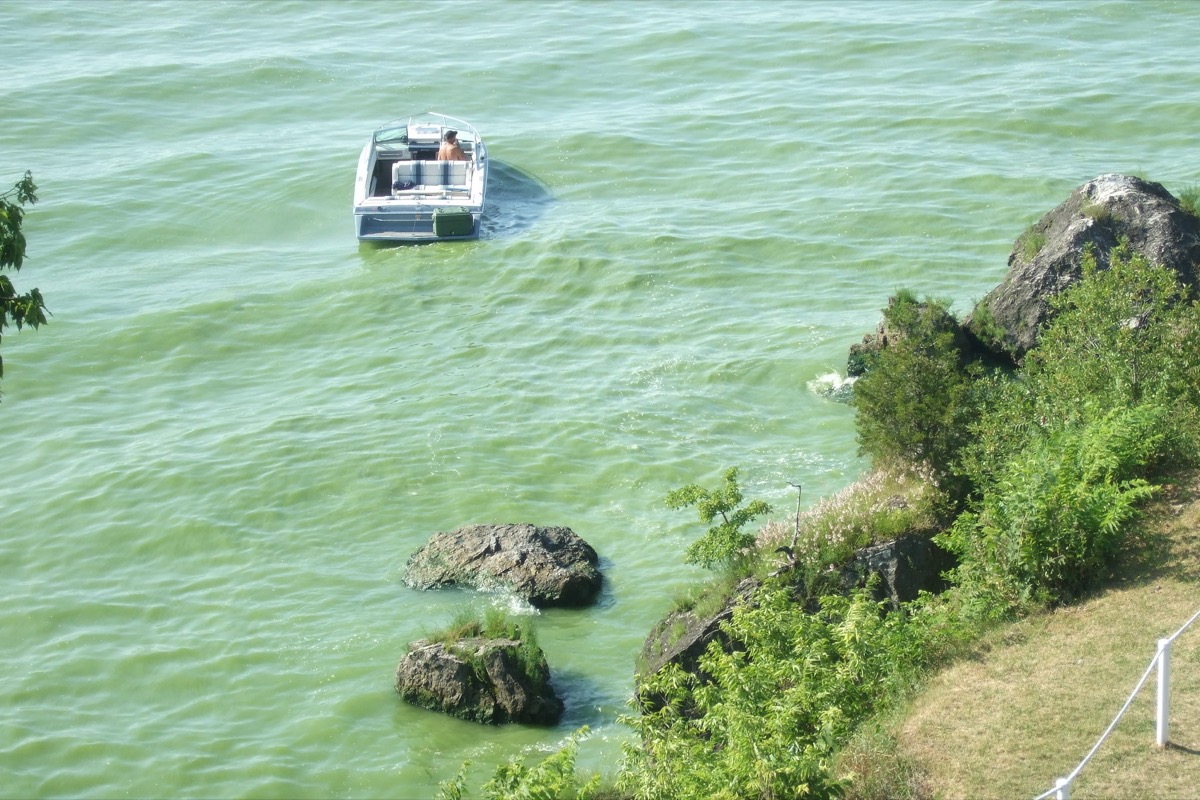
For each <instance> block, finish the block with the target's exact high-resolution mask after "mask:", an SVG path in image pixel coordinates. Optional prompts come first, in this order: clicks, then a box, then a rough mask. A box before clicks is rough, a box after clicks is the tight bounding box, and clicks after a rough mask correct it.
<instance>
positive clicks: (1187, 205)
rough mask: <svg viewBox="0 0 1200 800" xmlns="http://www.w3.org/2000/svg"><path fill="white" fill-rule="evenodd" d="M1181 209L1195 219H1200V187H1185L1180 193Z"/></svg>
mask: <svg viewBox="0 0 1200 800" xmlns="http://www.w3.org/2000/svg"><path fill="white" fill-rule="evenodd" d="M1179 207H1180V208H1181V209H1183V210H1184V211H1185V212H1187V213H1188V214H1191V215H1192V216H1193V217H1200V186H1196V185H1194V184H1193V185H1191V186H1185V187H1184V188H1183V189H1182V190H1181V191H1180V192H1179Z"/></svg>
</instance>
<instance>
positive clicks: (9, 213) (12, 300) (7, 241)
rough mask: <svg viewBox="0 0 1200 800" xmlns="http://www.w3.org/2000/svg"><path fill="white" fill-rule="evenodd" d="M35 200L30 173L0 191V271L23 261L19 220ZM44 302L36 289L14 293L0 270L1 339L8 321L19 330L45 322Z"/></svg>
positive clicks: (1, 366)
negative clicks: (26, 205)
mask: <svg viewBox="0 0 1200 800" xmlns="http://www.w3.org/2000/svg"><path fill="white" fill-rule="evenodd" d="M36 202H37V186H36V185H35V184H34V182H33V175H32V174H31V173H29V172H26V173H25V177H24V178H22V179H21V180H19V181H17V183H16V184H15V185H14V186H13V188H11V189H9V190H8V191H7V192H4V193H3V194H0V271H2V270H6V269H12V270H13V271H19V270H20V269H21V266H22V265H23V264H24V263H25V244H26V243H25V234H24V233H23V232H22V231H21V223H22V222H23V221H24V219H25V208H24V206H25V204H26V203H29V204H30V205H32V204H33V203H36ZM46 313H47V312H46V303H45V301H44V300H43V299H42V294H41V292H39V291H38V290H37V289H32V290H30V291H29V292H26V293H25V294H17V290H16V288H15V287H14V286H13V283H12V280H10V279H9V277H8V276H7V275H4V274H2V273H0V341H2V340H3V332H4V328H6V327H7V326H8V324H9V321H10V320H11V321H12V323H13V324H14V325H16V326H17V330H20V329H21V328H23V327H24V326H26V325H28V326H29V327H31V328H37V327H38V326H39V325H45V324H46ZM3 375H4V360H3V359H0V377H2V376H3Z"/></svg>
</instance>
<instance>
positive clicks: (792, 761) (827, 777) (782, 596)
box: [618, 589, 923, 800]
mask: <svg viewBox="0 0 1200 800" xmlns="http://www.w3.org/2000/svg"><path fill="white" fill-rule="evenodd" d="M726 630H727V632H728V634H729V636H730V638H732V639H733V640H735V641H738V642H739V643H741V649H738V650H737V651H736V652H732V653H727V652H725V651H723V650H722V649H721V648H720V647H719V646H717V645H715V644H714V645H712V646H710V647H709V650H708V652H707V653H706V654H705V655H704V656H703V657H702V658H701V663H700V666H701V668H702V669H703V670H704V672H705V673H707V674H708V675H709V676H711V682H701V681H700V680H698V679H697V678H696V676H694V675H692V674H689V673H685V672H683V671H681V670H679V669H678V667H675V666H669V667H667V668H666V669H664V670H663V671H661V672H660V673H658V674H657V675H654V676H651V677H650V678H649V679H648V684H647V685H646V686H645V688H646V689H648V690H650V691H653V692H656V693H658V694H659V695H660V696H662V697H664V698H666V699H667V702H666V703H665V704H664V705H663V706H661V707H660V708H659V709H658V710H657V711H655V712H654V713H650V714H644V715H638V716H634V717H630V718H626V719H625V721H626V722H627V723H628V724H629V725H631V726H632V727H633V728H634V729H635V731H636V732H637V733H638V734H640V742H641V745H640V746H638V745H634V744H630V745H627V746H626V748H625V759H624V762H623V767H622V771H621V775H620V777H619V779H618V787H619V788H620V789H621V790H623V791H624V792H626V793H627V794H628V795H630V796H632V797H636V798H659V797H672V798H680V799H681V800H687V799H688V798H697V799H699V798H705V799H706V800H707V798H743V797H756V798H757V797H805V796H813V797H828V796H831V795H834V794H836V793H838V792H839V791H840V790H841V789H842V788H844V786H845V783H846V781H845V779H844V777H842V776H839V775H837V774H835V773H834V771H833V766H832V765H833V756H834V754H835V753H836V751H837V749H838V747H839V746H841V745H842V744H843V743H844V742H845V741H846V740H847V739H848V738H849V736H850V735H851V733H852V732H853V731H854V729H855V727H856V726H857V725H858V724H859V722H861V721H862V720H863V719H864V718H865V717H866V716H867V715H869V714H870V713H872V712H873V711H874V710H876V709H877V708H879V707H880V705H881V704H882V703H885V702H887V701H888V699H889V698H891V697H892V696H894V694H895V692H896V690H897V689H898V688H899V687H900V686H901V685H903V684H905V683H906V681H907V680H908V678H909V677H910V676H911V675H912V674H913V672H914V671H915V670H916V669H917V667H918V666H919V665H920V663H921V661H922V658H923V656H922V652H923V641H922V634H921V631H920V629H918V628H917V627H915V626H913V625H911V624H910V623H909V621H908V620H907V618H906V617H905V615H904V614H902V613H899V612H890V613H889V612H885V611H884V609H883V606H882V604H880V603H875V602H873V601H872V600H871V599H870V597H869V590H861V591H858V592H857V593H855V594H854V595H853V596H852V597H842V596H832V597H825V598H822V599H821V609H820V612H819V613H817V614H807V613H804V612H803V611H802V610H800V609H799V608H798V607H797V606H796V604H795V602H794V600H793V598H792V597H791V596H790V594H789V593H788V592H786V591H784V590H780V589H763V590H760V592H759V593H758V594H757V595H756V596H755V598H754V601H753V602H752V603H747V604H744V605H741V606H738V607H737V608H736V609H735V610H734V614H733V617H732V619H731V620H730V621H729V623H728V624H727V628H726ZM685 708H688V709H693V710H695V711H698V712H699V715H694V714H686V715H685V714H683V713H681V710H682V709H685Z"/></svg>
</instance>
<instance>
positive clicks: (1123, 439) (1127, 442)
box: [939, 406, 1163, 616]
mask: <svg viewBox="0 0 1200 800" xmlns="http://www.w3.org/2000/svg"><path fill="white" fill-rule="evenodd" d="M1162 414H1163V410H1162V409H1161V408H1160V407H1156V406H1141V407H1138V408H1132V409H1114V410H1113V411H1111V412H1109V413H1108V414H1106V415H1105V416H1103V417H1100V418H1099V419H1096V420H1094V421H1081V422H1078V423H1076V424H1073V425H1069V426H1066V427H1062V428H1058V429H1056V430H1051V431H1049V432H1048V433H1046V435H1044V436H1040V437H1036V438H1033V439H1031V440H1030V442H1029V443H1028V444H1027V445H1026V447H1025V448H1024V449H1023V450H1022V451H1021V452H1020V453H1019V454H1018V456H1017V457H1016V458H1014V459H1013V460H1012V461H1010V462H1009V463H1008V464H1007V465H1006V467H1005V468H1004V469H1003V471H1002V472H1001V473H1000V475H999V476H997V479H996V481H995V484H994V485H993V486H991V487H989V491H987V492H986V493H985V494H984V495H983V498H982V500H981V501H980V503H979V504H978V508H977V510H975V511H973V512H970V513H965V514H963V515H962V516H960V517H959V518H958V520H957V521H956V522H955V524H954V525H953V527H952V528H951V529H950V531H949V532H947V533H946V534H944V535H943V536H941V537H940V538H939V541H940V542H941V543H942V544H943V545H944V546H945V547H947V548H948V549H949V550H951V551H953V552H954V553H956V554H957V555H958V557H959V560H960V565H959V567H958V568H957V570H956V583H957V584H958V586H959V590H960V591H961V592H962V593H963V594H964V596H965V597H969V598H971V599H972V600H974V601H976V605H975V607H974V608H975V612H976V613H980V614H981V615H983V616H997V615H1004V614H1007V613H1010V612H1013V611H1017V610H1020V609H1022V608H1023V607H1026V606H1028V605H1030V604H1041V603H1046V602H1060V601H1063V600H1067V599H1070V598H1073V597H1075V596H1077V595H1078V594H1079V593H1080V592H1081V591H1082V590H1083V589H1085V588H1087V587H1088V586H1089V585H1090V584H1091V583H1092V582H1094V581H1095V580H1096V579H1097V578H1098V577H1100V576H1102V575H1104V574H1106V570H1107V567H1108V565H1109V563H1110V561H1111V559H1112V557H1113V556H1114V555H1115V554H1116V552H1117V549H1118V548H1119V546H1120V544H1121V534H1122V532H1123V526H1124V524H1125V523H1126V522H1128V521H1129V520H1130V519H1131V518H1132V517H1133V516H1134V515H1135V514H1136V510H1137V506H1138V504H1139V503H1140V502H1142V501H1144V500H1146V499H1147V498H1149V497H1150V496H1151V495H1152V494H1153V491H1154V488H1153V487H1152V486H1151V485H1150V484H1149V483H1148V482H1147V481H1146V480H1144V479H1143V478H1140V477H1136V476H1138V475H1141V474H1142V473H1144V471H1145V467H1146V464H1147V462H1148V461H1149V460H1150V459H1151V458H1153V456H1154V455H1155V453H1156V452H1157V449H1158V447H1159V445H1160V442H1161V440H1162V433H1161V417H1162Z"/></svg>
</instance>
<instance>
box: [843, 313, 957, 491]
mask: <svg viewBox="0 0 1200 800" xmlns="http://www.w3.org/2000/svg"><path fill="white" fill-rule="evenodd" d="M883 313H884V318H885V320H886V321H887V325H888V327H889V328H890V329H891V330H892V331H893V336H892V337H891V340H890V341H889V342H888V345H887V347H885V348H884V349H883V350H881V351H880V352H879V354H878V355H877V356H876V357H875V360H874V362H873V363H872V365H871V367H870V369H869V370H868V371H867V372H866V374H865V375H863V376H862V377H861V378H859V379H858V381H857V382H856V383H855V384H854V397H853V404H854V407H855V412H856V416H855V424H856V427H857V430H858V444H859V452H860V453H861V454H862V455H866V456H869V457H870V458H871V460H872V462H873V463H874V464H875V465H876V466H886V465H889V464H891V463H895V462H900V463H905V464H916V465H928V466H929V467H931V468H932V469H933V470H934V473H935V474H936V475H937V476H938V478H939V481H940V482H944V481H946V480H947V479H948V478H949V477H950V474H951V472H952V471H953V468H954V465H955V463H956V461H957V458H958V454H959V450H960V449H961V447H962V445H963V444H964V442H965V441H966V435H967V428H968V425H969V422H970V420H971V418H972V417H973V415H974V413H975V412H974V407H973V403H974V400H973V398H972V394H971V389H972V386H973V384H974V382H975V381H976V379H977V377H978V376H977V374H976V369H975V368H973V367H970V366H968V364H967V359H966V354H965V353H964V352H963V348H962V345H961V343H960V341H959V336H958V333H957V331H958V324H957V322H955V320H954V318H953V316H951V314H950V312H949V310H948V308H947V304H946V303H944V302H940V301H935V300H926V301H925V302H923V303H918V302H917V300H916V298H915V297H914V296H913V295H912V293H911V292H901V293H900V294H899V296H898V297H897V298H896V300H895V302H894V303H893V304H892V305H891V306H890V307H888V308H886V309H884V312H883Z"/></svg>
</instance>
